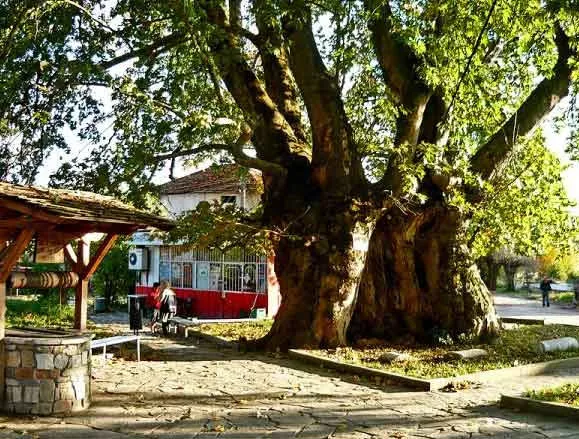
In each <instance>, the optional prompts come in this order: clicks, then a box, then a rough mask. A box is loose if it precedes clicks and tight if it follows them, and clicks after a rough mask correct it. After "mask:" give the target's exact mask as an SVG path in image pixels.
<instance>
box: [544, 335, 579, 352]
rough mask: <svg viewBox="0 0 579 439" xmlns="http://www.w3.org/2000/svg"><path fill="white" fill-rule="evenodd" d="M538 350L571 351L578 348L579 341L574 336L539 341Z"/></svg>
mask: <svg viewBox="0 0 579 439" xmlns="http://www.w3.org/2000/svg"><path fill="white" fill-rule="evenodd" d="M538 349H539V352H553V351H571V350H574V349H579V342H578V341H577V339H576V338H574V337H561V338H555V339H553V340H543V341H541V342H539V346H538Z"/></svg>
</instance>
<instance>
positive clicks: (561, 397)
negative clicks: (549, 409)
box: [523, 383, 579, 407]
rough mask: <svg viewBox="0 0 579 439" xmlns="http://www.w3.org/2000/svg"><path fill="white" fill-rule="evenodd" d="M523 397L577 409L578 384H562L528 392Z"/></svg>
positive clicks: (578, 398) (578, 401)
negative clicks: (568, 405)
mask: <svg viewBox="0 0 579 439" xmlns="http://www.w3.org/2000/svg"><path fill="white" fill-rule="evenodd" d="M523 396H526V397H527V398H532V399H537V400H539V401H549V402H560V403H563V404H570V405H573V406H576V407H579V384H571V383H569V384H563V385H562V386H559V387H551V388H546V389H541V390H529V391H528V392H526V393H525V394H524V395H523Z"/></svg>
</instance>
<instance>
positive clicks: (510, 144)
mask: <svg viewBox="0 0 579 439" xmlns="http://www.w3.org/2000/svg"><path fill="white" fill-rule="evenodd" d="M555 43H556V45H557V49H558V58H557V63H556V64H555V67H554V68H553V76H552V77H551V78H545V79H543V80H542V81H541V82H540V83H539V85H538V86H537V87H536V88H535V89H534V90H533V92H532V93H531V94H530V95H529V97H528V98H527V99H526V100H525V102H524V103H523V104H522V105H521V106H520V107H519V109H518V110H517V111H516V113H515V114H513V115H512V116H511V118H510V119H509V120H508V121H507V122H506V123H505V124H504V125H503V126H502V127H501V128H500V129H499V130H498V131H497V132H496V133H495V134H494V135H493V136H492V137H491V138H490V139H489V141H488V142H487V143H486V144H485V145H483V146H482V147H481V148H480V149H479V150H478V151H477V152H476V154H475V155H474V156H473V158H472V160H471V168H472V170H473V171H474V172H476V173H478V174H480V175H481V176H482V177H483V178H485V179H488V178H489V177H490V176H491V175H492V174H493V172H494V171H495V170H496V169H497V168H498V167H499V166H500V165H501V164H502V163H503V162H504V160H505V159H506V158H507V157H508V156H509V154H510V153H511V152H512V151H513V149H514V147H515V144H516V140H517V138H518V137H519V136H527V135H529V134H531V133H532V131H533V130H534V129H535V128H536V127H538V126H539V125H540V124H541V122H542V121H543V119H544V118H545V117H546V116H547V115H548V114H549V113H550V112H551V110H553V108H554V107H555V106H556V105H557V104H558V103H559V102H560V101H561V99H563V98H564V97H565V96H567V94H568V93H569V87H570V85H571V68H570V66H569V58H570V57H571V56H572V55H573V52H572V49H571V47H570V46H569V38H568V37H567V35H565V32H564V31H563V29H562V28H561V27H560V26H559V25H557V28H556V33H555Z"/></svg>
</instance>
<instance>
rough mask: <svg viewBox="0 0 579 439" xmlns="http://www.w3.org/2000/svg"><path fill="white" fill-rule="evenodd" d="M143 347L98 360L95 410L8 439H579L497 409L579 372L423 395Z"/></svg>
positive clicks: (0, 432) (166, 345)
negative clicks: (136, 354) (514, 396)
mask: <svg viewBox="0 0 579 439" xmlns="http://www.w3.org/2000/svg"><path fill="white" fill-rule="evenodd" d="M113 323H115V321H114V319H113V320H111V319H109V321H108V324H113ZM119 327H120V326H119ZM124 328H125V329H126V326H125V327H124ZM143 338H144V340H143V345H144V348H143V357H144V359H145V361H141V362H140V363H137V362H135V361H130V360H127V358H131V352H130V351H128V350H127V352H125V355H124V358H125V359H123V358H119V359H115V360H109V361H103V360H102V358H101V357H100V356H99V355H98V354H97V355H95V356H94V357H93V359H94V363H95V364H94V368H93V377H94V380H93V384H94V387H93V392H94V393H93V405H92V406H91V408H90V409H89V410H87V411H86V412H84V413H81V414H77V415H75V416H74V417H69V418H31V417H23V418H13V417H6V418H0V439H16V438H18V439H23V438H24V439H28V438H30V439H32V438H36V439H52V438H54V439H56V438H59V439H72V438H83V439H93V438H94V439H97V438H98V439H101V438H118V439H130V438H158V439H185V438H187V439H190V438H195V439H205V438H231V439H233V438H238V439H250V438H256V439H260V438H264V439H265V438H271V439H273V438H279V439H285V438H309V439H321V438H335V439H369V438H375V439H378V438H397V439H416V438H429V439H462V438H489V437H493V438H511V439H514V438H521V439H522V438H530V439H535V438H566V439H579V420H570V419H569V420H561V419H557V418H548V417H541V416H537V415H528V414H523V413H516V412H513V411H506V410H501V409H499V408H498V407H497V404H496V402H497V400H498V398H499V396H500V394H501V392H505V393H516V392H521V391H523V390H525V389H527V388H532V387H537V386H539V387H540V386H546V385H551V384H557V383H561V382H564V381H574V382H579V370H567V371H564V372H559V373H557V374H553V375H547V376H540V377H524V378H519V379H516V380H510V381H504V382H500V383H496V382H495V383H492V382H487V383H481V387H480V388H477V389H475V388H473V389H468V390H463V391H459V392H456V393H444V392H413V391H408V390H407V389H403V388H398V387H392V386H387V385H382V383H379V382H368V381H364V380H362V379H359V378H357V377H355V376H345V375H340V374H337V373H334V372H332V371H327V370H322V369H318V368H315V367H310V366H306V365H303V364H301V363H297V362H294V361H292V360H289V359H287V358H285V357H284V356H282V355H261V354H259V355H258V354H239V353H237V352H235V351H233V350H231V349H225V348H221V349H218V348H216V347H214V346H212V345H210V344H207V342H203V341H199V340H184V339H179V338H169V339H165V338H162V337H153V336H150V335H145V336H144V337H143Z"/></svg>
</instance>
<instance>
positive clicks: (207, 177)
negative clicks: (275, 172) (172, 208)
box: [159, 165, 262, 195]
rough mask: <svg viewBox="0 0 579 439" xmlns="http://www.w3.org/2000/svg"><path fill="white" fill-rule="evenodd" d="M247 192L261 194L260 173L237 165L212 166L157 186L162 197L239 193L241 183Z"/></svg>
mask: <svg viewBox="0 0 579 439" xmlns="http://www.w3.org/2000/svg"><path fill="white" fill-rule="evenodd" d="M244 180H245V188H246V190H248V191H254V192H261V187H262V183H261V173H260V172H259V171H255V170H249V171H247V170H246V169H244V168H241V167H240V166H238V165H223V166H213V167H211V168H207V169H203V170H202V171H197V172H194V173H193V174H189V175H186V176H185V177H181V178H177V179H175V180H173V181H170V182H168V183H165V184H162V185H161V186H159V190H160V193H161V194H162V195H171V194H188V193H195V192H211V193H219V192H239V191H240V189H241V187H242V182H243V181H244Z"/></svg>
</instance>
